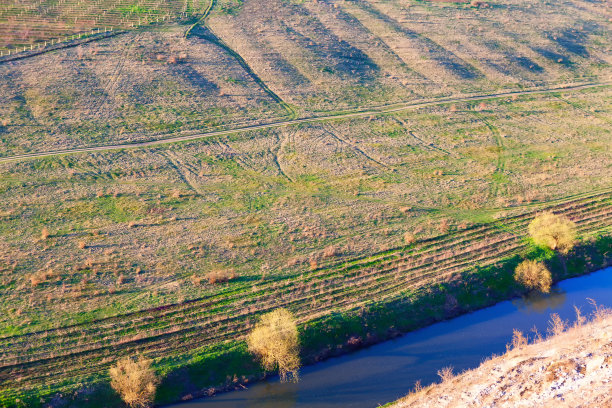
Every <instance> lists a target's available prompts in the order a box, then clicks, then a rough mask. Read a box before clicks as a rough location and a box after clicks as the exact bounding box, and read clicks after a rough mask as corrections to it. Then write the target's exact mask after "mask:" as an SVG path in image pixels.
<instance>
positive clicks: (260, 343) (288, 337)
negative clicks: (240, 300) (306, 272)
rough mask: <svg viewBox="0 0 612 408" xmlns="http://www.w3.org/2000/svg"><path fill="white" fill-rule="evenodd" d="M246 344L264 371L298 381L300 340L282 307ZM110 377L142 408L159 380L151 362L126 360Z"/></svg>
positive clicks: (128, 401)
mask: <svg viewBox="0 0 612 408" xmlns="http://www.w3.org/2000/svg"><path fill="white" fill-rule="evenodd" d="M247 344H248V347H249V351H251V352H252V353H253V354H254V355H256V356H257V357H258V358H259V359H260V360H261V363H262V366H263V367H264V368H265V369H266V370H268V371H271V370H274V369H276V368H277V369H278V373H279V376H280V379H281V381H283V382H287V381H294V382H295V381H297V380H298V370H299V369H300V353H299V352H300V350H299V338H298V330H297V324H296V321H295V318H294V317H293V315H292V314H291V312H289V311H288V310H286V309H282V308H281V309H276V310H274V311H272V312H270V313H267V314H265V315H263V316H262V317H261V319H260V321H259V322H258V323H257V324H256V325H255V328H254V329H253V330H252V331H251V333H250V334H249V335H248V337H247ZM109 374H110V378H111V387H112V388H113V389H114V390H115V391H116V392H117V393H118V394H119V395H120V396H121V398H122V399H123V401H124V402H125V403H126V404H127V405H128V406H130V407H134V408H143V407H148V406H150V405H151V404H152V402H153V399H154V397H155V390H156V389H157V385H158V384H159V377H158V376H157V375H156V374H155V371H154V370H153V368H152V367H151V360H148V359H143V358H139V359H138V360H133V359H132V358H130V357H126V358H124V359H121V360H119V361H118V362H117V363H116V364H115V365H113V366H112V367H111V368H110V372H109Z"/></svg>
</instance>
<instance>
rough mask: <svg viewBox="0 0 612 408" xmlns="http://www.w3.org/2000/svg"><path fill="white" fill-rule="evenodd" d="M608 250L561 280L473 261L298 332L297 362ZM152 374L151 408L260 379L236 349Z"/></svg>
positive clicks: (580, 252) (201, 353)
mask: <svg viewBox="0 0 612 408" xmlns="http://www.w3.org/2000/svg"><path fill="white" fill-rule="evenodd" d="M611 249H612V239H611V238H610V237H609V236H608V235H607V234H605V233H602V234H600V235H598V236H596V237H594V238H592V239H590V240H587V241H583V242H582V243H581V244H580V245H578V246H577V247H576V248H575V249H574V251H573V252H572V253H571V255H570V257H569V258H568V259H567V272H561V271H563V268H562V267H561V265H560V264H559V259H558V258H557V257H556V256H555V255H554V254H552V253H547V252H545V251H542V250H540V249H538V248H534V247H529V246H527V248H526V249H525V250H523V251H521V252H520V253H516V254H514V255H512V256H510V257H507V258H505V259H503V258H502V259H500V260H498V261H497V262H494V263H491V264H489V265H488V266H478V264H479V262H478V261H472V262H471V267H470V268H469V269H465V270H464V271H463V272H462V273H459V274H456V275H454V276H452V279H447V280H445V281H439V282H437V283H436V284H435V285H434V284H432V285H427V286H423V287H420V288H419V289H418V290H412V291H404V292H402V293H401V296H398V297H395V298H392V299H389V300H386V301H378V302H374V301H371V302H369V303H368V304H365V305H364V306H363V307H361V308H359V309H356V310H353V311H350V312H345V313H335V314H331V315H328V316H325V317H321V318H319V319H317V320H314V321H310V322H308V323H306V324H303V325H302V326H301V327H300V337H301V341H302V358H303V361H304V363H305V364H311V363H314V362H318V361H322V360H324V359H326V358H328V357H333V356H338V355H341V354H346V353H348V352H351V351H354V350H357V349H359V348H363V347H367V346H369V345H372V344H375V343H378V342H381V341H384V340H387V339H390V338H393V337H397V336H399V335H401V334H402V333H406V332H409V331H413V330H415V329H418V328H421V327H424V326H428V325H430V324H432V323H435V322H437V321H441V320H445V319H449V318H452V317H455V316H458V315H460V314H464V313H466V312H469V311H473V310H476V309H481V308H484V307H486V306H490V305H493V304H495V303H498V302H499V301H501V300H506V299H509V298H512V297H515V296H518V295H520V294H522V293H524V289H523V288H521V287H520V286H518V285H517V284H516V283H515V282H514V279H513V278H512V273H513V271H514V268H515V267H516V265H517V264H518V263H519V262H520V261H521V259H522V258H523V257H529V258H532V259H534V258H535V259H542V260H544V261H545V262H546V263H547V265H548V267H549V269H551V270H552V271H555V273H554V276H553V278H554V280H555V281H559V280H563V279H566V278H569V277H573V276H579V275H582V274H585V273H588V272H592V271H595V270H598V269H601V268H603V267H605V266H609V265H610V264H612V251H610V250H611ZM156 366H157V370H158V373H159V374H160V376H161V377H162V378H163V381H162V383H161V385H160V388H159V390H158V393H157V398H156V404H157V405H164V404H170V403H173V402H176V401H181V400H182V401H185V400H191V399H194V398H197V397H201V396H210V395H214V394H215V393H218V392H221V391H228V390H232V389H242V388H243V387H244V386H249V387H250V385H248V384H250V383H252V382H253V381H255V380H260V379H262V378H265V375H266V373H264V372H263V371H262V370H261V368H260V367H259V365H258V364H257V362H256V361H255V360H254V359H253V357H252V356H251V355H250V354H249V353H248V351H247V350H246V346H245V345H244V343H242V342H240V341H232V342H226V343H223V344H218V345H214V346H211V347H206V348H203V349H200V350H197V351H196V352H194V353H193V354H192V355H190V356H189V359H188V360H185V359H171V358H165V359H160V360H157V361H156ZM63 395H64V396H61V395H60V396H58V397H56V398H54V400H53V406H54V407H64V406H88V407H98V406H100V407H101V406H108V403H109V401H110V402H112V403H113V404H115V405H117V406H119V405H120V404H121V403H120V401H119V400H118V397H117V396H116V394H114V392H113V391H112V390H110V387H109V386H108V384H107V383H106V382H105V381H98V382H97V385H95V386H93V387H83V388H81V389H80V390H78V391H76V392H74V393H72V394H71V395H70V396H68V397H66V394H63ZM390 399H391V398H389V399H387V400H386V401H389V400H390ZM22 401H23V400H22ZM32 402H33V404H31V405H27V406H34V405H35V401H32ZM381 402H382V401H381ZM28 404H29V402H28Z"/></svg>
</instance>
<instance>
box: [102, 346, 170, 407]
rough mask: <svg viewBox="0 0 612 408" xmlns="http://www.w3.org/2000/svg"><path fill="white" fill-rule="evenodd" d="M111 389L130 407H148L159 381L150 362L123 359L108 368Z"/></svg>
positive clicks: (139, 359) (140, 359) (141, 359)
mask: <svg viewBox="0 0 612 408" xmlns="http://www.w3.org/2000/svg"><path fill="white" fill-rule="evenodd" d="M109 373H110V378H111V387H113V389H114V390H115V391H117V393H118V394H119V395H120V396H121V399H123V401H125V403H126V404H127V405H128V406H130V407H137V408H144V407H149V406H151V404H152V403H153V399H154V398H155V390H156V389H157V384H158V383H159V379H158V378H157V376H156V375H155V372H154V371H153V369H152V368H151V360H147V359H143V358H138V360H137V361H135V360H133V359H131V358H129V357H125V358H123V359H121V360H119V361H117V363H116V364H115V365H113V366H112V367H111V368H110V372H109Z"/></svg>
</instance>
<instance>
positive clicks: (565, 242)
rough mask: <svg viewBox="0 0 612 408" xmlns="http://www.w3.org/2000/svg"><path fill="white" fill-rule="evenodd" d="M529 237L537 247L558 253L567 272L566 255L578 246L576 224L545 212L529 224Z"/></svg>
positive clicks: (565, 218)
mask: <svg viewBox="0 0 612 408" xmlns="http://www.w3.org/2000/svg"><path fill="white" fill-rule="evenodd" d="M528 230H529V235H530V236H531V238H532V239H533V242H534V243H535V244H536V245H539V246H543V247H546V248H549V249H551V250H553V251H555V252H556V253H557V255H558V256H559V260H560V261H561V265H562V266H563V269H564V270H565V272H567V266H566V264H565V258H564V257H563V255H566V254H567V253H568V252H569V251H571V249H572V248H573V247H574V245H575V244H576V237H577V234H576V224H574V223H573V222H572V221H571V220H570V219H569V218H567V217H566V216H564V215H558V214H554V213H553V212H552V211H545V212H543V213H541V214H538V215H536V217H535V218H534V219H533V221H531V222H530V223H529V227H528Z"/></svg>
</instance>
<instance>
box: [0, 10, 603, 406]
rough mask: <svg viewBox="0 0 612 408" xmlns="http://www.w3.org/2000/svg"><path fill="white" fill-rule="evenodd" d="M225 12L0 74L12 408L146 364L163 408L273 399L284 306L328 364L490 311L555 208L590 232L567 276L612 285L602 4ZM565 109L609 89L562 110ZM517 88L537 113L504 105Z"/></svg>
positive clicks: (0, 293) (1, 314) (1, 338)
mask: <svg viewBox="0 0 612 408" xmlns="http://www.w3.org/2000/svg"><path fill="white" fill-rule="evenodd" d="M64 3H66V2H62V4H64ZM106 3H108V4H110V3H111V2H105V1H101V2H100V1H98V2H93V3H92V6H91V7H94V5H95V7H101V6H103V5H104V4H106ZM112 3H113V4H118V3H119V2H112ZM166 3H167V4H166ZM166 3H164V7H170V8H172V9H173V10H174V9H175V8H177V7H179V3H180V4H181V6H180V7H183V6H184V5H185V4H191V3H192V2H187V3H185V2H176V3H175V2H166ZM15 4H17V3H15ZM58 4H59V3H58ZM134 4H136V3H135V2H134ZM138 4H140V3H138ZM142 4H144V3H142ZM147 4H148V3H147ZM160 4H161V3H160ZM193 4H194V5H193V7H196V6H195V2H193ZM208 4H209V3H208V2H207V3H206V4H201V6H202V7H205V6H208ZM212 4H213V7H212V9H211V12H210V15H209V16H208V18H207V19H206V21H205V22H202V24H201V25H196V26H193V28H192V29H191V31H190V32H189V35H188V36H187V37H186V36H185V32H186V31H187V30H188V29H189V28H190V27H192V25H191V24H192V23H193V21H190V22H189V23H190V24H185V23H186V22H185V21H178V22H177V21H176V20H175V21H174V22H171V23H164V24H159V25H155V26H151V27H148V28H146V29H138V30H134V31H129V32H127V33H124V34H121V35H117V36H114V37H112V38H107V39H104V40H100V41H95V42H91V43H88V44H85V45H80V46H76V47H72V48H66V49H62V50H57V51H53V52H48V53H44V54H42V55H38V56H34V57H31V58H24V59H21V60H17V61H4V62H0V78H1V79H2V80H1V81H0V379H1V382H0V405H3V406H4V405H6V406H13V405H15V406H19V405H20V404H21V405H23V404H25V405H26V406H32V405H35V404H39V403H40V397H42V398H43V400H44V401H48V400H49V399H51V398H53V396H54V395H55V394H56V393H57V392H63V393H64V395H67V394H66V393H67V392H70V393H71V394H70V395H72V392H74V391H76V390H79V389H80V390H81V391H80V392H81V394H79V395H81V397H83V398H87V395H88V394H87V392H84V391H83V389H87V387H88V386H89V385H91V384H94V383H96V382H99V381H106V373H107V368H108V367H109V365H110V364H112V363H114V362H115V361H116V359H117V358H119V357H121V356H124V355H133V354H135V353H138V352H144V353H145V354H147V355H149V356H151V357H154V358H155V359H156V360H155V364H156V369H158V370H159V371H160V372H162V373H164V374H169V375H168V376H167V377H166V379H165V380H164V381H165V382H164V384H163V385H162V389H161V391H160V394H159V401H160V402H168V401H171V400H173V399H177V398H181V397H182V396H183V394H189V393H194V392H197V391H198V390H201V389H203V388H204V387H208V386H215V385H219V384H221V383H224V382H225V381H226V376H228V375H229V376H230V377H232V376H233V375H234V374H236V375H259V374H260V373H259V371H258V368H257V367H256V364H255V363H254V362H253V361H252V359H251V358H250V357H248V355H246V354H245V352H244V345H243V343H241V340H242V336H243V335H244V333H245V332H246V331H247V330H249V328H250V327H252V325H253V323H254V322H255V321H256V319H257V317H258V316H259V315H260V314H261V313H264V312H266V311H269V310H272V309H274V308H276V307H279V306H286V307H287V308H289V309H290V310H292V311H293V312H294V313H295V314H296V315H297V317H298V320H299V322H300V325H301V326H300V330H301V331H302V333H303V335H304V339H305V342H306V343H305V345H306V347H305V350H304V353H305V356H304V357H305V358H306V359H307V360H308V361H314V360H316V359H317V358H320V357H321V356H322V355H325V353H324V352H321V350H322V349H327V350H328V352H329V350H332V349H333V350H335V347H336V346H337V345H338V344H342V343H343V342H345V341H346V340H347V339H348V337H349V336H351V335H353V334H359V335H362V336H363V337H364V338H366V337H367V336H368V335H373V332H368V331H367V330H369V329H364V327H363V322H364V321H368V322H370V321H371V319H374V320H376V319H378V320H376V321H377V322H378V323H377V324H378V326H376V327H377V329H376V331H377V332H380V333H383V334H382V335H381V337H384V333H385V332H386V331H387V330H388V329H390V328H391V326H394V327H395V329H397V328H398V327H401V328H402V329H409V328H414V327H417V326H418V325H420V324H423V323H425V322H427V321H430V320H428V319H439V318H442V317H444V316H445V315H449V314H454V313H457V312H458V310H465V309H469V307H472V306H473V307H478V306H481V305H484V304H487V303H490V302H491V301H493V299H498V298H501V297H503V296H508V295H511V294H513V293H517V290H518V288H516V287H514V286H513V284H512V282H511V280H510V281H509V276H510V273H509V272H508V271H509V270H510V268H511V266H512V265H514V263H515V261H516V260H517V259H518V256H519V255H524V254H525V253H527V252H529V253H531V254H532V255H533V251H535V250H534V249H533V248H532V246H531V244H530V243H529V242H528V241H527V240H525V238H524V237H525V228H526V225H527V223H528V222H529V220H530V219H531V218H532V217H533V215H534V214H535V212H537V211H539V210H542V209H547V208H549V209H553V210H554V211H556V212H562V213H565V214H567V215H568V216H569V217H570V218H572V219H573V220H574V221H575V222H576V223H577V225H578V228H579V230H580V233H581V235H582V238H583V246H582V247H581V248H583V249H580V250H578V251H577V253H576V254H575V255H576V257H575V259H579V258H580V259H582V261H579V260H575V261H574V263H575V264H574V269H573V270H574V271H575V272H576V273H577V272H578V271H584V270H585V269H589V268H593V267H597V266H599V265H601V264H603V263H606V262H609V261H610V260H609V245H610V241H609V235H610V232H611V231H610V228H611V227H610V226H611V225H612V222H611V217H612V168H611V163H612V151H611V150H610V146H612V132H611V131H610V123H611V122H612V106H611V105H610V103H609V101H610V99H611V97H612V95H611V93H612V87H611V86H610V85H608V81H610V53H609V52H608V51H609V49H610V47H611V45H612V44H611V43H610V41H611V38H612V36H610V30H609V22H608V21H607V20H606V17H605V16H604V15H603V14H602V13H600V10H601V8H602V7H603V5H602V3H598V2H591V1H588V2H587V1H579V0H578V1H563V2H555V3H547V2H535V3H534V2H527V1H520V0H515V1H512V2H505V3H502V2H493V3H491V5H490V6H489V7H474V6H470V5H468V4H463V3H432V2H424V1H412V0H410V1H399V0H397V1H396V0H389V1H374V0H367V1H366V0H358V1H349V0H347V1H317V2H313V1H285V0H282V1H281V0H271V1H269V2H266V7H261V3H260V2H257V1H255V0H245V1H239V0H231V1H230V0H217V1H216V2H213V3H212ZM3 7H4V6H2V7H0V28H1V27H3V24H5V23H4V22H3V20H2V18H1V16H2V14H1V13H2V12H3V10H4V11H6V8H3ZM11 7H13V6H10V7H9V8H11ZM58 7H59V6H58ZM160 7H161V5H160ZM180 7H179V8H180ZM190 7H191V6H190ZM13 8H14V7H13ZM191 12H193V13H195V8H194V9H193V10H191ZM178 13H179V14H180V13H181V11H178ZM196 14H197V13H196ZM451 17H452V19H451ZM5 29H6V27H5ZM572 84H573V85H580V84H593V85H595V86H593V87H590V88H586V89H573V90H556V91H547V90H548V89H551V88H558V87H561V86H565V85H572ZM523 89H536V90H540V91H541V93H537V94H525V95H520V94H514V95H504V96H495V94H499V93H504V92H508V91H521V90H523ZM468 95H490V96H491V97H490V98H487V99H483V100H474V101H466V100H459V99H460V98H463V97H465V96H468ZM442 98H443V99H445V100H447V102H440V103H433V104H431V105H427V106H421V107H418V108H416V107H412V108H410V109H405V110H398V111H394V112H387V113H382V112H376V110H377V109H382V108H384V107H388V106H395V105H394V104H397V103H418V102H422V101H431V100H433V101H435V100H440V99H442ZM453 99H454V101H453ZM448 100H451V101H448ZM347 111H366V112H371V114H367V115H365V116H361V117H336V118H332V117H331V116H333V115H337V114H339V113H342V112H347ZM317 116H330V117H329V118H327V119H325V120H320V121H318V122H308V123H307V122H303V123H299V124H295V123H293V124H291V123H285V122H286V121H288V120H290V119H292V118H311V117H317ZM270 123H276V125H274V127H269V128H265V129H251V130H246V129H245V130H240V131H235V132H232V133H228V134H224V135H207V136H206V137H202V138H199V139H194V140H189V141H185V142H181V143H168V144H163V145H156V146H139V147H132V148H121V149H117V148H113V147H112V146H113V145H117V144H129V143H137V142H146V141H153V140H157V141H161V140H165V139H169V138H173V137H178V136H181V135H197V134H205V133H206V132H211V131H215V130H219V129H234V128H239V127H245V126H253V125H258V124H270ZM96 146H102V147H104V146H106V147H104V148H103V149H102V150H100V151H91V152H80V153H79V152H73V153H69V154H47V155H46V156H45V157H39V158H33V159H19V160H13V161H8V160H6V159H10V158H11V157H12V156H16V155H20V154H28V153H41V154H45V153H46V152H47V153H48V152H51V151H54V150H70V149H78V148H90V147H96ZM3 160H4V161H3ZM413 240H414V242H412V241H413ZM592 240H595V241H592ZM593 242H595V243H593ZM584 248H587V249H584ZM589 248H590V249H589ZM593 248H595V249H593ZM606 253H607V254H608V255H606ZM585 254H586V255H585ZM549 255H550V254H539V255H537V256H541V257H545V258H547V257H549ZM587 255H588V256H587ZM587 258H588V259H587ZM548 262H552V263H553V265H552V266H554V260H549V261H548ZM218 270H224V271H231V272H232V273H234V274H235V275H236V278H235V279H233V280H231V281H230V282H225V283H216V284H210V283H208V281H207V279H206V275H207V274H208V273H209V272H211V271H218ZM428 302H430V303H431V304H428ZM390 305H392V307H390ZM434 305H435V306H436V307H438V306H439V310H438V309H435V307H434ZM453 305H454V306H453ZM464 306H465V308H463V307H464ZM434 309H435V310H434ZM393 310H396V311H403V312H406V313H405V316H404V317H402V316H399V315H397V316H396V315H393V316H391V315H389V313H391V314H392V311H393ZM385 313H387V314H385ZM398 313H399V312H398ZM381 316H386V317H381ZM406 316H408V317H406ZM385 319H386V320H385ZM402 319H403V320H402ZM406 319H408V320H410V319H413V320H410V321H409V322H406V321H405V320H406ZM400 322H404V323H401V324H400ZM371 327H374V326H371ZM372 330H373V331H375V330H374V329H372ZM232 353H233V354H232ZM181 370H182V371H181ZM185 371H189V372H190V373H191V374H190V375H191V377H190V380H189V381H192V380H193V383H189V384H191V388H189V387H187V388H185V389H183V388H181V386H179V385H180V384H187V383H188V382H186V381H183V379H184V378H183V377H181V375H182V374H181V373H184V372H185ZM177 373H178V374H177ZM177 384H178V385H177ZM83 386H84V388H82V387H83ZM81 397H79V398H81ZM105 398H107V397H105ZM108 398H110V397H108ZM18 400H19V401H21V402H18ZM105 401H106V400H105ZM58 403H59V402H58Z"/></svg>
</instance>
